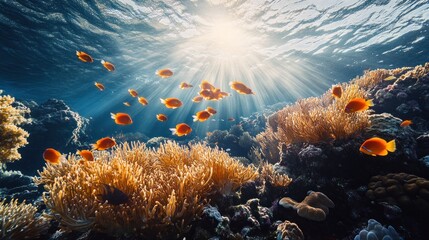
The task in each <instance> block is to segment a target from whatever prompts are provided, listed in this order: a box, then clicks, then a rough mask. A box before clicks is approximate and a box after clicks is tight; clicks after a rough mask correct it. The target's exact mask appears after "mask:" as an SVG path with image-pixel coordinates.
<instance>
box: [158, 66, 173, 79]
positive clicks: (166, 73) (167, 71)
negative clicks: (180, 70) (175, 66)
mask: <svg viewBox="0 0 429 240" xmlns="http://www.w3.org/2000/svg"><path fill="white" fill-rule="evenodd" d="M156 75H158V76H160V77H161V78H169V77H171V76H173V71H171V70H170V69H168V68H166V69H161V70H157V71H156Z"/></svg>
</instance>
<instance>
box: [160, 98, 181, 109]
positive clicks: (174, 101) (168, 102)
mask: <svg viewBox="0 0 429 240" xmlns="http://www.w3.org/2000/svg"><path fill="white" fill-rule="evenodd" d="M160 100H161V103H162V104H164V105H165V106H166V107H167V108H171V109H176V108H178V107H181V106H182V101H180V100H179V99H178V98H166V99H162V98H160Z"/></svg>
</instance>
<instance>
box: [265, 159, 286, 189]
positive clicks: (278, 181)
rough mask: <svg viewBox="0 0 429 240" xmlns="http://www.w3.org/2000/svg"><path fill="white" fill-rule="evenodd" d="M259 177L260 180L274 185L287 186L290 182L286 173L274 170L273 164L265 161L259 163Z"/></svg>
mask: <svg viewBox="0 0 429 240" xmlns="http://www.w3.org/2000/svg"><path fill="white" fill-rule="evenodd" d="M259 178H260V179H261V181H262V182H269V183H270V184H271V185H272V186H274V187H287V186H289V184H290V183H291V182H292V179H291V178H289V176H288V175H285V174H280V173H277V172H275V170H274V166H273V165H272V164H269V163H267V162H264V163H262V164H261V166H260V174H259ZM264 185H265V184H264Z"/></svg>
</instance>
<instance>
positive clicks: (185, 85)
mask: <svg viewBox="0 0 429 240" xmlns="http://www.w3.org/2000/svg"><path fill="white" fill-rule="evenodd" d="M179 87H180V88H181V89H185V88H191V87H193V85H191V84H188V83H185V82H181V83H180V85H179Z"/></svg>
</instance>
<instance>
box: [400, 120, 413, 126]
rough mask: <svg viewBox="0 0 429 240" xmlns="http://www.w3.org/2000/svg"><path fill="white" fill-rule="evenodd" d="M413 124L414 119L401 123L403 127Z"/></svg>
mask: <svg viewBox="0 0 429 240" xmlns="http://www.w3.org/2000/svg"><path fill="white" fill-rule="evenodd" d="M411 124H413V121H411V120H404V121H403V122H402V123H401V127H408V126H410V125H411Z"/></svg>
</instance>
